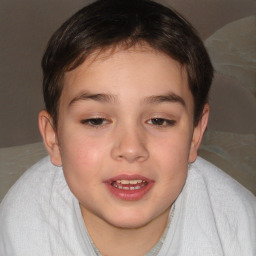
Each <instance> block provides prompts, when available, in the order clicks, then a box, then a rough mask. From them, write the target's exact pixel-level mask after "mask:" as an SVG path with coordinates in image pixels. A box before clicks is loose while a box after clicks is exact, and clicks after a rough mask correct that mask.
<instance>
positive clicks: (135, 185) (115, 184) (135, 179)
mask: <svg viewBox="0 0 256 256" xmlns="http://www.w3.org/2000/svg"><path fill="white" fill-rule="evenodd" d="M154 183H155V182H154V181H153V180H149V179H147V178H145V177H143V176H140V175H119V176H117V177H114V178H112V179H110V180H107V181H105V184H106V186H107V188H108V190H109V191H110V193H111V194H112V195H113V196H115V197H116V198H119V199H121V200H126V201H127V200H128V201H134V200H140V199H141V198H143V197H144V195H145V194H147V193H148V192H149V191H150V190H151V188H152V187H153V185H154Z"/></svg>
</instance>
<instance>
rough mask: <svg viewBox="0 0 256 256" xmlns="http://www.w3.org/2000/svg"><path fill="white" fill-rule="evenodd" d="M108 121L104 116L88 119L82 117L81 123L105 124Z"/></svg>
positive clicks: (91, 124)
mask: <svg viewBox="0 0 256 256" xmlns="http://www.w3.org/2000/svg"><path fill="white" fill-rule="evenodd" d="M107 122H108V121H107V120H106V119H104V118H89V119H84V120H82V121H81V124H86V125H90V126H95V127H97V126H102V125H104V124H106V123H107Z"/></svg>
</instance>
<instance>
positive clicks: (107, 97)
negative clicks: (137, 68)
mask: <svg viewBox="0 0 256 256" xmlns="http://www.w3.org/2000/svg"><path fill="white" fill-rule="evenodd" d="M80 100H81V101H83V100H94V101H98V102H105V103H115V102H116V101H117V97H116V96H115V95H112V94H105V93H96V94H90V93H86V92H83V93H81V94H79V95H78V96H76V97H75V98H73V99H72V100H71V101H70V102H69V106H71V105H72V104H74V103H75V102H77V101H80Z"/></svg>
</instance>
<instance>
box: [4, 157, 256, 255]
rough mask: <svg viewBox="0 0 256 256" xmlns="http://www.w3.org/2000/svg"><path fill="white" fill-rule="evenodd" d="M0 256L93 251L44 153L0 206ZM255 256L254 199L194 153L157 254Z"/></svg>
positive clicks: (70, 197)
mask: <svg viewBox="0 0 256 256" xmlns="http://www.w3.org/2000/svg"><path fill="white" fill-rule="evenodd" d="M0 255H1V256H30V255H31V256H40V255H42V256H48V255H53V256H58V255H59V256H66V255H74V256H79V255H88V256H96V254H95V252H94V249H93V246H92V244H91V239H90V237H89V235H88V233H87V231H86V227H85V225H84V221H83V218H82V215H81V211H80V207H79V202H78V200H77V199H76V198H75V197H74V195H73V194H72V193H71V191H70V190H69V188H68V186H67V183H66V181H65V178H64V176H63V172H62V168H60V167H55V166H53V165H52V164H51V163H50V160H49V157H46V158H44V159H42V160H41V161H39V162H38V163H37V164H35V165H34V166H33V167H31V168H30V169H29V170H27V171H26V172H25V173H24V174H23V176H22V177H21V178H20V179H19V180H18V181H17V182H16V183H15V185H14V186H13V187H12V188H11V189H10V191H9V192H8V194H7V195H6V197H5V198H4V200H3V201H2V203H1V205H0ZM179 255H180V256H206V255H207V256H255V255H256V198H255V196H254V195H253V194H252V193H250V192H249V191H248V190H246V189H245V188H244V187H242V186H241V185H240V184H239V183H237V182H236V181H234V180H233V179H232V178H230V177H229V176H228V175H226V174H225V173H223V172H222V171H221V170H219V169H218V168H217V167H215V166H214V165H212V164H210V163H209V162H207V161H205V160H203V159H202V158H198V159H197V160H196V162H195V163H194V164H192V165H191V166H190V168H189V171H188V177H187V180H186V184H185V186H184V188H183V190H182V191H181V193H180V195H179V197H178V198H177V200H176V202H175V211H174V215H173V218H172V220H171V224H170V227H169V229H168V232H167V235H166V238H165V240H164V242H163V245H162V248H161V250H160V251H159V253H158V256H179Z"/></svg>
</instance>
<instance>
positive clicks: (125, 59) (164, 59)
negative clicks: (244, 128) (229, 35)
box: [0, 0, 256, 256]
mask: <svg viewBox="0 0 256 256" xmlns="http://www.w3.org/2000/svg"><path fill="white" fill-rule="evenodd" d="M42 67H43V72H44V82H43V92H44V100H45V106H46V110H43V111H41V112H40V114H39V128H40V132H41V134H42V137H43V141H44V144H45V146H46V148H47V150H48V152H49V158H45V159H43V160H41V161H40V162H38V163H37V164H35V165H34V166H33V167H31V168H30V169H29V170H28V171H27V172H26V173H25V174H24V175H23V176H22V177H21V178H20V179H19V180H18V181H17V182H16V184H15V185H14V186H13V188H12V189H11V190H10V191H9V192H8V194H7V196H6V197H5V199H4V200H3V202H2V204H1V208H0V225H1V231H0V253H1V255H12V256H14V255H26V256H29V255H33V256H34V255H44V256H45V255H54V256H55V255H62V256H64V255H76V256H77V255H88V256H93V255H104V256H105V255H108V256H116V255H118V256H119V255H122V256H126V255H133V256H137V255H138V256H141V255H161V256H164V255H166V256H171V255H174V256H177V255H182V256H185V255H207V256H213V255H215V256H221V255H223V256H224V255H225V256H228V255H230V256H236V255H237V256H238V255H239V256H241V255H246V256H253V255H256V202H255V197H254V196H253V195H252V194H251V193H250V192H248V191H247V190H246V189H244V188H243V187H242V186H241V185H239V184H238V183H237V182H235V181H234V180H233V179H231V178H230V177H228V176H227V175H226V174H224V173H223V172H222V171H220V170H218V169H217V168H216V167H215V166H213V165H211V164H210V163H208V162H206V161H205V160H203V159H201V158H199V157H197V150H198V148H199V145H200V142H201V140H202V136H203V133H204V131H205V129H206V126H207V121H208V115H209V105H208V103H207V98H208V91H209V88H210V84H211V81H212V76H213V69H212V66H211V63H210V60H209V57H208V55H207V53H206V50H205V48H204V46H203V44H202V42H201V40H200V39H199V38H198V36H197V35H196V32H195V31H194V29H193V28H192V27H191V25H190V24H189V23H188V22H187V21H186V20H184V18H182V17H181V16H180V15H178V14H177V13H175V12H174V11H173V10H171V9H168V8H166V7H163V6H161V5H159V4H157V3H154V2H151V1H149V0H122V1H120V0H100V1H97V2H94V3H92V4H91V5H89V6H87V7H85V8H84V9H82V10H80V11H79V12H77V13H76V14H75V15H74V16H73V17H71V18H70V19H69V20H68V21H66V22H65V23H64V24H63V25H62V26H61V27H60V28H59V29H58V30H57V32H56V33H55V34H54V35H53V37H52V38H51V40H50V42H49V45H48V47H47V50H46V52H45V55H44V57H43V61H42Z"/></svg>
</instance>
